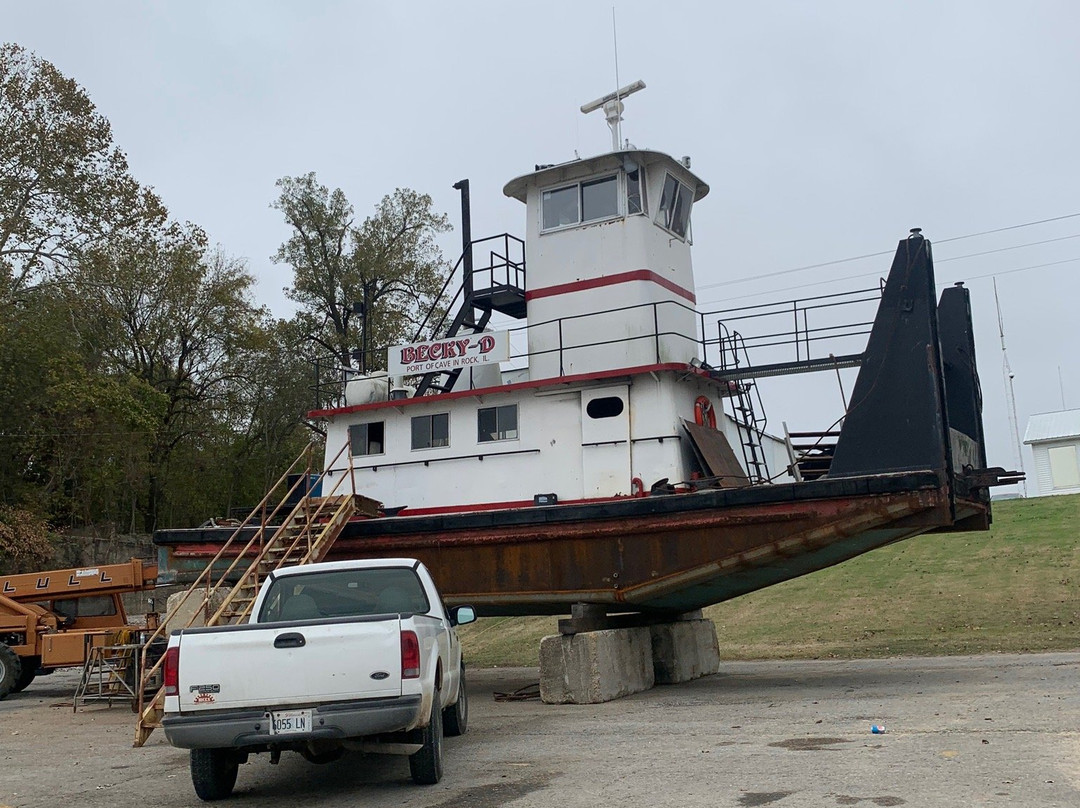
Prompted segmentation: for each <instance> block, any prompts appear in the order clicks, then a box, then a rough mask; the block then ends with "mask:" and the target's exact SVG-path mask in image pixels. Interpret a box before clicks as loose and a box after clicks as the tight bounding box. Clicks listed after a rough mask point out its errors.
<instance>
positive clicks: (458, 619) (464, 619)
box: [450, 606, 476, 626]
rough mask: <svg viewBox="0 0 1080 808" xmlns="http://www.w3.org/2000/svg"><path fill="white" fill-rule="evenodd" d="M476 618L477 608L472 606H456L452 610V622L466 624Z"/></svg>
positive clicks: (453, 623)
mask: <svg viewBox="0 0 1080 808" xmlns="http://www.w3.org/2000/svg"><path fill="white" fill-rule="evenodd" d="M475 620H476V610H475V609H474V608H473V607H472V606H455V607H454V608H453V609H451V610H450V624H451V625H454V626H464V625H465V624H466V623H472V622H474V621H475Z"/></svg>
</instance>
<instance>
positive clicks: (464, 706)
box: [443, 660, 469, 738]
mask: <svg viewBox="0 0 1080 808" xmlns="http://www.w3.org/2000/svg"><path fill="white" fill-rule="evenodd" d="M468 726H469V696H468V694H467V693H466V692H465V660H462V661H461V682H460V684H458V697H457V701H456V702H454V703H453V704H451V705H450V706H449V707H447V708H446V709H445V710H443V732H444V734H445V735H447V736H449V737H451V738H456V737H457V736H458V735H464V734H465V730H466V729H467V728H468Z"/></svg>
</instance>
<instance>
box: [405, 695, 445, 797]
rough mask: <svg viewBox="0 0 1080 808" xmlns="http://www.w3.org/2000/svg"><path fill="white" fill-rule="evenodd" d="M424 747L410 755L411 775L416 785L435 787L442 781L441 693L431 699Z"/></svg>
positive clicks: (424, 733) (424, 731) (424, 732)
mask: <svg viewBox="0 0 1080 808" xmlns="http://www.w3.org/2000/svg"><path fill="white" fill-rule="evenodd" d="M423 739H424V746H423V748H422V749H421V750H420V751H419V752H414V753H413V754H411V755H409V773H410V774H412V779H413V782H414V783H417V784H419V785H422V786H433V785H435V784H436V783H437V782H439V781H440V780H441V779H442V739H443V726H442V709H440V707H439V691H438V690H436V691H435V692H434V693H433V694H432V698H431V720H430V721H428V725H427V726H426V727H424V729H423Z"/></svg>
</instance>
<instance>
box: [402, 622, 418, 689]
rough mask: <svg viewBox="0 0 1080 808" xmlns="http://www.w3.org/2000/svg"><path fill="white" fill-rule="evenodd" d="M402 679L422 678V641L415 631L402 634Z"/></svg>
mask: <svg viewBox="0 0 1080 808" xmlns="http://www.w3.org/2000/svg"><path fill="white" fill-rule="evenodd" d="M401 678H402V679H419V678H420V641H419V640H418V639H416V632H415V631H403V632H401Z"/></svg>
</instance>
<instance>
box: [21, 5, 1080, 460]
mask: <svg viewBox="0 0 1080 808" xmlns="http://www.w3.org/2000/svg"><path fill="white" fill-rule="evenodd" d="M613 5H614V7H615V11H616V15H617V20H618V55H619V65H618V76H619V79H620V81H621V83H623V84H626V83H629V82H630V81H632V80H634V79H638V78H640V79H643V80H644V81H645V82H646V83H647V85H648V87H647V89H646V90H644V91H643V92H641V93H638V94H637V95H635V96H633V97H632V98H630V99H628V100H627V102H626V104H627V111H626V115H625V123H624V130H623V134H624V136H625V137H627V138H629V140H630V141H631V142H632V143H633V144H635V145H637V146H640V147H648V148H654V149H658V150H660V151H665V152H668V153H670V154H672V155H675V156H677V157H681V156H682V155H690V156H691V157H692V158H693V168H694V171H695V172H696V173H698V174H699V175H700V176H701V177H702V178H703V179H704V180H705V181H706V182H708V183H709V184H710V185H711V187H712V192H711V193H710V194H709V196H708V197H707V198H706V199H705V200H703V201H702V202H701V203H700V204H699V205H697V206H696V207H695V209H694V212H693V230H694V236H695V249H694V262H695V270H696V277H697V284H698V289H699V292H698V301H699V306H700V307H702V308H720V307H722V306H723V305H725V304H726V303H728V302H730V303H731V304H732V305H735V304H736V303H737V304H739V305H742V304H750V303H759V302H764V301H767V300H770V299H776V298H791V297H798V296H805V295H811V294H824V293H828V292H834V291H839V290H841V289H844V288H851V287H853V286H858V285H862V284H865V283H867V282H871V283H872V282H873V281H874V279H875V278H877V277H879V276H881V275H884V274H885V273H886V272H887V271H888V267H889V261H890V259H889V257H888V256H884V257H877V258H870V259H864V260H859V261H850V262H845V263H837V264H832V265H829V266H824V267H819V268H816V269H812V270H807V271H802V272H793V273H789V274H784V275H776V276H772V277H770V278H768V279H763V280H758V281H754V280H753V279H754V278H755V277H759V276H761V275H765V274H769V273H776V272H780V271H783V270H790V269H795V268H798V267H803V266H806V265H811V264H820V263H824V262H830V261H836V260H840V259H846V258H850V257H854V256H861V255H867V254H873V253H879V252H882V251H887V252H890V253H891V252H892V251H893V250H894V249H895V247H896V242H897V240H898V239H900V238H902V237H904V236H906V234H907V232H908V229H909V228H911V227H916V226H917V227H922V228H923V231H924V234H925V235H926V236H927V237H928V238H929V239H930V240H931V241H934V242H937V245H936V247H935V258H936V260H937V262H938V264H937V275H938V285H939V288H941V287H943V286H944V285H946V284H948V283H952V282H954V281H959V280H965V281H967V282H968V285H969V287H970V289H971V292H972V295H973V298H974V300H973V303H974V309H975V317H976V328H977V347H978V354H979V363H980V370H981V374H982V385H983V391H984V396H985V400H986V402H985V403H986V408H985V421H986V427H987V431H988V445H989V455H990V457H989V460H990V464H991V465H1002V466H1006V467H1008V468H1015V467H1016V463H1017V460H1016V457H1015V452H1014V449H1013V443H1014V441H1013V439H1012V435H1011V430H1010V426H1009V420H1008V415H1007V408H1006V403H1005V401H1006V396H1005V385H1004V382H1003V374H1002V355H1001V349H1000V343H999V339H998V333H997V317H996V313H995V309H994V296H993V288H992V285H991V283H992V281H991V276H992V275H994V274H996V275H997V278H998V281H997V282H998V289H999V293H1000V297H1001V302H1002V310H1003V315H1004V321H1005V329H1006V338H1007V342H1008V347H1009V358H1010V360H1011V363H1012V367H1013V370H1014V372H1015V374H1016V399H1017V407H1018V410H1019V415H1020V418H1019V420H1020V428H1021V431H1022V430H1023V427H1024V425H1025V424H1026V422H1027V418H1028V416H1029V415H1031V414H1032V413H1037V412H1047V411H1052V410H1058V409H1061V407H1062V388H1063V389H1064V399H1065V405H1066V406H1067V407H1069V408H1074V407H1080V372H1078V360H1077V355H1078V351H1080V326H1078V324H1077V316H1076V314H1077V309H1078V306H1080V279H1078V277H1080V276H1078V268H1080V216H1076V215H1075V214H1080V195H1078V193H1077V181H1078V179H1080V151H1078V144H1080V109H1078V107H1077V105H1076V103H1075V95H1076V86H1077V80H1078V79H1080V48H1078V47H1077V31H1080V4H1077V3H1075V2H1068V1H1067V0H1061V2H1040V1H1038V0H1035V1H1033V2H1027V3H1017V2H1001V1H998V0H977V1H976V0H971V1H970V2H948V1H947V0H938V1H937V2H904V3H900V2H865V1H861V2H858V1H856V0H852V1H851V2H825V1H824V0H819V1H818V2H813V3H805V2H772V3H769V2H760V3H733V2H732V3H729V2H724V3H714V2H708V3H704V2H702V3H688V2H671V0H669V1H668V2H665V3H657V2H655V0H653V2H637V1H636V0H635V1H633V2H632V1H631V0H616V2H615V3H614V4H613V3H612V2H610V0H605V1H604V2H595V3H594V2H555V0H551V1H550V2H545V3H538V2H528V3H524V2H523V3H515V2H508V1H507V2H471V1H470V0H455V2H393V3H385V2H383V3H372V2H317V1H309V2H304V3H300V2H294V3H284V2H268V1H267V0H260V1H259V2H254V1H252V2H225V1H223V0H222V1H219V2H206V1H200V0H185V2H172V3H165V2H138V3H136V2H118V1H115V0H114V1H113V2H50V1H49V0H41V1H40V2H33V3H30V2H25V0H18V1H17V2H14V1H12V0H0V40H3V41H14V42H18V43H19V44H21V45H24V46H26V47H27V48H30V49H31V50H33V51H35V52H36V53H37V54H38V55H39V56H41V57H43V58H45V59H47V60H49V61H51V62H53V63H54V64H56V65H57V67H59V68H60V70H62V71H63V72H64V73H65V74H67V75H68V76H71V77H72V78H74V79H76V80H77V81H78V82H79V83H80V84H81V85H83V86H84V87H85V88H86V90H87V92H88V93H89V95H90V97H91V98H92V99H93V101H94V102H95V104H96V105H97V107H98V109H99V110H100V111H101V113H102V114H104V115H105V116H106V117H107V118H108V119H109V120H110V121H111V122H112V125H113V132H114V137H115V139H116V142H117V143H118V144H119V145H120V146H121V148H123V149H124V150H125V151H126V152H127V154H128V158H129V160H130V164H131V168H132V171H133V173H134V175H135V176H136V178H138V179H139V180H140V181H141V182H143V183H145V184H147V185H151V186H153V187H155V188H156V189H157V191H158V193H160V194H161V196H162V198H163V199H164V201H165V203H166V204H167V205H168V207H169V209H170V211H171V212H172V215H173V216H174V217H175V218H177V219H182V220H184V219H186V220H190V221H193V222H196V223H198V224H199V225H201V226H202V227H204V228H205V229H206V230H207V231H208V232H209V233H210V235H211V237H212V238H213V239H214V240H215V241H217V242H219V243H221V244H222V245H223V247H224V248H225V249H226V250H227V251H228V252H229V253H232V254H234V255H237V256H242V257H244V258H245V259H246V260H247V262H248V265H249V267H250V269H251V271H252V272H253V273H254V274H255V276H256V277H257V278H258V279H259V291H258V294H259V298H260V300H261V301H262V302H263V303H265V304H266V305H268V306H269V307H270V308H271V310H272V311H273V312H274V313H275V314H276V315H278V316H282V317H284V316H288V315H289V314H290V313H291V307H290V305H289V304H288V301H287V300H286V299H285V298H284V296H283V294H282V292H281V289H282V287H284V286H286V285H287V284H288V283H289V280H290V277H289V271H288V269H287V268H285V267H281V266H277V265H275V264H273V262H272V261H271V260H270V256H271V255H272V254H273V253H274V252H275V250H276V249H277V247H278V245H279V244H280V243H281V242H282V241H283V240H284V239H285V238H286V237H287V235H288V232H287V229H286V227H285V225H284V223H283V222H282V221H281V218H280V215H279V214H278V213H277V212H276V211H273V210H271V209H270V207H269V205H270V203H271V202H272V201H273V199H274V197H275V188H274V182H275V181H276V180H277V179H278V178H279V177H282V176H285V175H292V176H294V175H298V174H302V173H305V172H308V171H315V172H317V174H318V176H319V179H320V180H321V181H322V182H323V183H324V184H326V185H329V186H330V187H340V188H342V189H343V190H344V191H345V193H346V195H347V196H348V198H349V199H350V200H351V201H352V203H353V205H354V206H355V208H356V210H357V213H358V215H359V216H360V217H363V216H366V215H367V214H368V213H369V212H370V211H372V209H373V207H374V205H375V204H376V203H377V202H378V201H379V199H380V198H381V197H382V196H383V195H385V194H387V193H390V192H391V191H393V189H394V188H396V187H409V188H414V189H416V190H419V191H423V192H426V193H429V194H431V195H432V196H433V197H434V199H435V202H436V206H437V208H438V209H440V210H442V211H444V212H446V213H449V214H450V215H451V218H452V220H453V221H454V223H455V226H456V225H457V223H458V212H459V201H458V196H457V192H455V191H453V190H452V189H451V185H452V184H453V183H454V182H455V181H457V180H459V179H461V178H463V177H468V178H469V179H470V181H471V185H472V200H473V234H474V237H481V236H484V235H487V234H494V233H500V232H503V231H510V232H513V233H516V234H519V235H524V207H523V206H522V205H521V204H520V203H518V202H516V201H514V200H510V199H507V198H505V197H504V196H503V195H502V187H503V185H504V184H505V183H506V182H507V181H508V180H510V179H511V178H513V177H515V176H517V175H519V174H522V173H525V172H527V171H530V170H531V169H532V167H533V165H534V164H535V163H547V162H559V161H562V160H566V159H570V158H572V157H573V156H574V153H575V151H577V152H578V153H580V154H581V155H582V156H587V155H590V154H595V153H598V152H602V151H606V150H607V149H608V148H610V136H609V134H608V130H607V127H606V125H605V124H604V122H603V118H602V113H599V112H598V113H593V114H592V115H590V116H584V115H582V114H581V113H580V112H579V111H578V107H579V106H580V105H581V104H582V103H584V102H586V101H589V100H591V99H593V98H595V97H597V96H600V95H603V94H604V93H606V92H609V91H611V90H612V89H614V87H615V80H616V72H615V62H614V56H613V41H612V6H613ZM1059 217H1069V218H1059ZM1055 218H1056V219H1058V221H1054V222H1047V223H1045V224H1040V225H1034V226H1029V227H1018V228H1014V229H1009V230H1004V231H1003V232H997V233H993V234H989V235H983V236H978V237H972V238H963V239H958V240H955V241H952V240H950V239H957V237H961V236H968V235H970V234H975V233H983V232H984V231H991V230H999V229H1002V228H1013V227H1014V226H1016V225H1022V224H1026V223H1030V222H1037V221H1041V220H1046V219H1055ZM459 239H460V236H459V235H458V234H457V233H453V234H448V235H447V236H446V237H445V238H444V240H443V245H444V252H445V253H446V254H447V256H448V257H453V256H456V254H457V252H458V251H459V245H460V241H459ZM1050 239H1056V240H1055V241H1048V240H1050ZM1033 242H1047V243H1042V244H1033ZM1004 248H1015V249H1004ZM991 250H995V251H998V252H993V253H991V254H988V255H980V256H973V254H974V253H985V252H988V251H991ZM968 256H972V257H968ZM1043 264H1053V265H1051V266H1041V267H1039V268H1035V269H1026V268H1027V267H1036V266H1038V265H1043ZM837 278H839V279H844V280H842V281H841V282H839V283H835V284H823V283H821V282H822V281H827V280H830V279H837ZM747 279H750V280H747ZM808 284H815V285H813V286H808ZM794 287H800V288H794ZM750 295H756V296H754V297H748V296H750ZM1059 368H1060V377H1061V379H1062V382H1061V383H1059ZM828 384H829V382H828V381H827V380H823V379H815V380H814V381H813V385H814V387H813V389H814V390H815V391H816V392H815V393H814V394H813V395H814V396H815V397H820V398H821V399H822V400H824V399H830V401H829V404H830V406H834V405H835V403H836V401H838V398H839V397H838V394H837V393H836V384H835V379H833V380H832V382H831V384H832V386H831V387H828ZM848 392H850V386H849V387H848ZM805 401H806V399H805V397H803V398H801V399H798V398H792V397H787V396H785V397H783V400H778V401H767V402H766V406H767V408H768V411H769V417H770V426H771V425H773V424H775V425H776V427H777V428H779V421H780V420H781V419H783V420H787V421H788V422H789V425H790V426H791V428H792V429H796V428H797V427H796V425H797V426H798V427H801V428H803V429H814V428H824V427H825V426H827V425H828V424H827V423H819V422H817V421H816V419H817V418H818V417H819V416H818V415H817V413H816V411H812V412H814V414H813V417H807V416H806V415H805V411H804V410H803V409H802V407H803V404H804V403H805ZM806 421H814V422H813V423H807V422H806ZM770 431H772V430H770ZM1024 462H1025V467H1026V468H1027V470H1028V472H1029V474H1030V473H1031V471H1032V469H1031V464H1030V455H1029V454H1028V455H1026V456H1025V461H1024Z"/></svg>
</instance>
